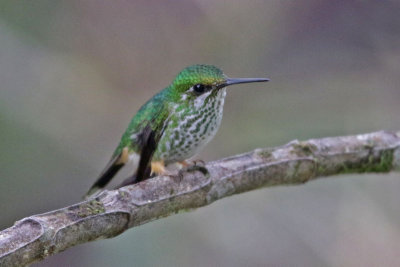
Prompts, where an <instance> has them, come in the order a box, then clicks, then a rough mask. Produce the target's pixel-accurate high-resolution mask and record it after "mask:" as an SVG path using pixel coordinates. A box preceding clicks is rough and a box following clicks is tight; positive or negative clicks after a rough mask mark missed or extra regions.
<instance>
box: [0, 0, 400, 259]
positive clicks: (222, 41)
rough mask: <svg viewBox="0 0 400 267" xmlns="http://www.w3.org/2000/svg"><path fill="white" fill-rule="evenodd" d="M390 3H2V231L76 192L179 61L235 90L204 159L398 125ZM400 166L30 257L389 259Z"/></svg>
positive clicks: (237, 201) (394, 19)
mask: <svg viewBox="0 0 400 267" xmlns="http://www.w3.org/2000/svg"><path fill="white" fill-rule="evenodd" d="M398 14H400V4H399V3H398V2H397V1H384V2H380V1H344V0H342V1H316V0H312V1H305V0H302V1H278V0H273V1H238V0H235V1H229V2H228V1H200V0H197V1H196V0H193V1H183V0H179V1H173V2H172V1H168V2H167V1H144V0H142V1H123V0H115V1H93V0H89V1H78V0H74V1H49V0H46V1H44V0H43V1H42V0H40V1H11V0H6V1H2V2H1V3H0V43H1V45H0V81H1V85H0V140H1V141H0V179H1V187H0V207H1V213H2V216H1V218H0V226H1V227H2V228H5V227H8V226H10V225H12V223H13V222H14V221H16V220H18V219H21V218H23V217H25V216H28V215H30V214H35V213H38V212H45V211H48V210H50V209H55V208H58V207H62V206H65V205H68V204H72V203H74V202H77V201H79V200H80V197H81V195H82V194H83V193H84V192H85V191H86V190H87V188H88V187H89V186H90V184H91V183H92V182H93V181H94V180H95V178H96V176H97V175H98V173H99V172H100V171H101V169H102V168H103V167H104V164H105V163H106V161H107V160H108V158H109V157H110V153H112V151H113V149H114V146H115V145H116V144H117V142H118V140H119V138H120V135H121V134H122V131H123V130H124V128H125V127H126V125H127V123H128V122H129V120H130V118H131V116H132V115H133V114H134V113H135V112H136V110H137V109H138V108H139V107H140V106H141V105H142V104H143V103H144V102H145V101H146V100H147V99H148V98H150V97H151V96H152V95H153V94H155V93H156V92H158V91H159V90H161V89H162V88H163V87H165V86H166V85H167V84H168V83H169V82H170V81H171V80H172V79H173V77H174V75H176V74H177V73H178V72H179V71H180V70H181V69H182V68H183V67H185V66H188V65H191V64H194V63H207V64H214V65H217V66H219V67H221V68H222V69H223V70H224V71H225V73H226V74H227V75H229V76H231V77H257V76H260V77H262V76H267V77H269V78H271V82H269V83H267V84H265V85H253V84H252V85H248V86H247V87H246V88H239V87H237V88H232V89H230V90H229V92H228V97H227V100H226V106H225V113H224V120H223V124H222V126H221V129H220V131H219V133H218V134H217V136H216V138H215V139H214V140H213V141H212V143H211V144H210V145H209V146H208V147H207V148H206V149H205V150H204V152H202V154H201V155H200V156H199V158H202V159H205V160H212V159H217V158H219V157H223V156H228V155H231V154H236V153H241V152H245V151H248V150H251V149H254V148H256V147H265V146H276V145H282V144H284V143H285V142H288V141H290V140H292V139H308V138H316V137H323V136H334V135H347V134H356V133H364V132H368V131H376V130H381V129H386V130H399V125H400V116H399V114H400V105H399V104H400V90H399V84H400V75H399V69H400V21H399V19H398ZM399 178H400V177H399V175H398V174H391V175H353V176H352V177H351V178H350V177H347V178H346V179H339V178H338V179H332V178H331V179H327V180H321V181H317V182H312V183H309V184H307V185H305V186H296V187H277V188H272V189H265V190H259V191H256V192H251V193H246V194H243V195H239V196H234V197H231V198H229V199H226V200H222V201H219V202H218V203H215V204H213V205H212V206H209V207H206V208H203V209H199V210H197V211H194V212H191V213H187V214H179V215H176V216H172V217H170V218H166V219H162V220H159V221H156V222H153V223H149V224H146V225H144V226H141V227H139V228H136V229H134V230H130V231H128V232H126V233H124V234H123V235H121V236H120V237H118V238H114V239H112V240H107V241H99V242H94V243H90V244H85V245H82V246H78V247H76V248H73V249H70V250H67V251H66V252H63V253H61V254H59V255H56V256H54V257H51V258H50V259H48V260H46V261H44V262H41V263H38V264H37V265H36V266H55V265H58V266H111V265H116V266H132V264H134V265H138V266H155V265H163V266H176V265H183V266H186V265H190V266H209V265H214V266H216V265H217V266H243V265H247V266H249V265H250V266H253V265H273V266H288V265H296V266H298V265H300V266H321V265H324V266H337V265H346V266H365V265H381V264H382V262H384V263H385V265H388V266H389V265H399V264H400V261H399V259H398V251H399V249H400V245H399V244H400V223H399V222H400V215H399V214H400V208H399V205H398V203H399V201H400V195H399V194H398V188H399V186H400V180H399Z"/></svg>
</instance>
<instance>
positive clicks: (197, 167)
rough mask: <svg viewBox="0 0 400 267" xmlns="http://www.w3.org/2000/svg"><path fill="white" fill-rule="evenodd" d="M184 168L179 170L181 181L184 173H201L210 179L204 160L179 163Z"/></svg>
mask: <svg viewBox="0 0 400 267" xmlns="http://www.w3.org/2000/svg"><path fill="white" fill-rule="evenodd" d="M179 163H180V164H181V165H182V166H183V168H182V169H180V170H179V173H178V176H179V177H180V180H182V179H183V173H184V172H195V171H199V172H201V173H202V174H203V175H204V176H206V177H207V178H208V177H210V173H209V172H208V170H207V168H206V167H205V165H206V163H205V162H204V161H203V160H193V161H191V162H188V161H187V160H185V161H181V162H179Z"/></svg>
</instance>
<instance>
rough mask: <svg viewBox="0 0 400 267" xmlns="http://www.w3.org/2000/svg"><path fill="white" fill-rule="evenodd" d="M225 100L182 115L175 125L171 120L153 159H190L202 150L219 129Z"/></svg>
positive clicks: (178, 160) (168, 160)
mask: <svg viewBox="0 0 400 267" xmlns="http://www.w3.org/2000/svg"><path fill="white" fill-rule="evenodd" d="M223 102H224V98H221V99H220V100H219V101H215V103H214V105H210V106H205V107H204V108H203V109H201V110H200V111H199V110H198V111H197V112H193V113H192V114H189V115H188V114H186V115H182V116H181V117H179V119H178V123H175V125H174V123H173V122H171V123H170V124H169V125H168V126H167V128H166V129H165V132H164V134H163V136H162V137H161V140H160V143H159V146H158V147H157V150H156V152H155V154H154V158H153V159H154V160H163V161H164V162H165V163H166V164H170V163H174V162H180V161H183V160H185V159H189V158H191V157H193V156H194V155H196V154H197V153H198V152H200V150H201V149H202V148H204V146H205V145H206V144H207V143H208V142H210V141H211V139H212V138H213V137H214V136H215V134H216V133H217V131H218V128H219V126H220V124H221V120H222V112H223V104H224V103H223ZM174 126H175V127H174Z"/></svg>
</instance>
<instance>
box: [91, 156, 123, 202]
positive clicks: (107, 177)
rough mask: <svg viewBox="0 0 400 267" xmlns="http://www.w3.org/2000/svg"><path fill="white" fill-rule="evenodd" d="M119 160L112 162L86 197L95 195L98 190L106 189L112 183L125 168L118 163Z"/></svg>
mask: <svg viewBox="0 0 400 267" xmlns="http://www.w3.org/2000/svg"><path fill="white" fill-rule="evenodd" d="M118 159H119V157H117V158H116V159H115V160H112V161H111V162H110V164H109V166H107V167H106V168H105V169H104V171H103V173H102V174H101V175H100V177H99V178H98V179H97V181H96V182H95V183H94V184H93V185H92V187H91V188H90V189H89V191H88V192H87V193H86V195H85V197H87V196H90V195H93V194H94V193H96V192H97V191H98V190H100V189H102V188H104V187H105V186H106V185H107V184H108V183H109V182H110V181H111V179H112V178H113V177H114V175H115V174H116V173H117V172H118V171H119V170H120V169H121V168H122V167H123V166H124V164H123V163H117V162H118Z"/></svg>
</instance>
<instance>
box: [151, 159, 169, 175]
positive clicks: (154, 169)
mask: <svg viewBox="0 0 400 267" xmlns="http://www.w3.org/2000/svg"><path fill="white" fill-rule="evenodd" d="M157 175H165V176H171V175H172V173H171V172H170V171H168V170H167V168H165V164H164V161H153V162H152V163H151V173H150V176H152V177H153V176H157Z"/></svg>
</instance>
